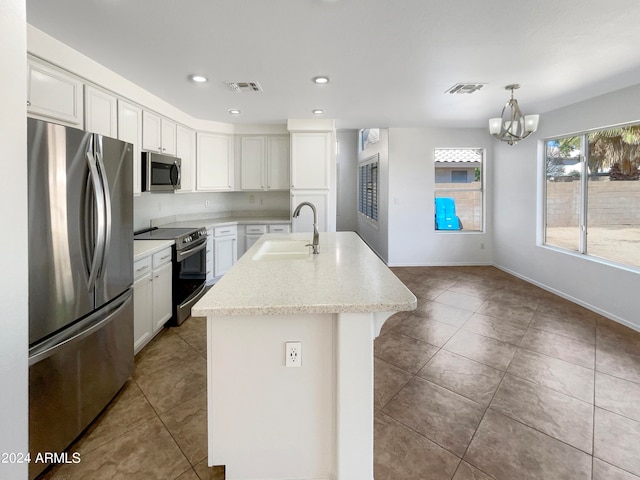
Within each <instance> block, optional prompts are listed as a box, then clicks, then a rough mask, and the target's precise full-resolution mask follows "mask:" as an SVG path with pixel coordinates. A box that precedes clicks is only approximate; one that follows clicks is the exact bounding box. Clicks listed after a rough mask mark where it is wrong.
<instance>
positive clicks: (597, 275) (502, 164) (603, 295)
mask: <svg viewBox="0 0 640 480" xmlns="http://www.w3.org/2000/svg"><path fill="white" fill-rule="evenodd" d="M638 105H640V85H637V86H634V87H630V88H626V89H624V90H620V91H617V92H613V93H610V94H607V95H603V96H600V97H596V98H593V99H591V100H587V101H584V102H580V103H577V104H575V105H572V106H569V107H565V108H561V109H558V110H555V111H552V112H548V113H545V114H544V115H541V117H540V128H539V130H538V132H536V134H535V138H528V139H526V140H524V141H522V142H520V143H518V144H517V145H515V146H513V147H511V146H509V145H506V144H500V143H499V142H496V145H495V170H494V173H495V181H494V185H495V193H494V198H495V209H494V229H495V234H494V238H495V246H494V263H495V264H496V265H497V266H499V267H501V268H503V269H505V270H507V271H510V272H513V273H515V274H516V275H519V276H521V277H523V278H525V279H527V280H530V281H532V282H534V283H537V284H539V285H541V286H543V287H544V288H547V289H549V290H551V291H555V292H556V293H558V294H560V295H562V296H564V297H566V298H569V299H571V300H573V301H574V302H577V303H579V304H582V305H584V306H587V307H588V308H591V309H592V310H595V311H598V312H600V313H602V314H604V315H606V316H608V317H609V318H612V319H614V320H617V321H619V322H621V323H624V324H626V325H629V326H631V327H633V328H635V329H637V330H640V317H639V316H638V292H639V291H640V274H639V273H638V271H637V269H636V270H635V271H634V270H631V269H626V268H622V267H616V266H613V265H608V264H606V263H605V262H601V261H598V260H596V259H589V258H586V257H584V256H582V255H579V254H569V253H565V252H561V251H558V250H554V249H552V248H549V247H544V246H542V233H543V222H542V218H541V215H540V212H541V211H542V191H543V185H542V183H543V176H542V175H541V171H542V168H543V156H542V147H543V145H542V143H543V142H542V141H541V140H540V139H543V138H548V137H555V136H561V135H566V134H570V133H575V132H579V131H584V130H589V129H594V128H600V127H606V126H611V125H615V124H619V123H624V122H631V121H638V120H640V113H639V111H638ZM536 140H537V141H536Z"/></svg>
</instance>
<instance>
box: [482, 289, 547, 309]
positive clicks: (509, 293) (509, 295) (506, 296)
mask: <svg viewBox="0 0 640 480" xmlns="http://www.w3.org/2000/svg"><path fill="white" fill-rule="evenodd" d="M489 301H491V302H496V303H502V304H504V305H509V306H514V307H519V308H522V309H524V310H530V311H532V312H535V311H536V308H538V304H539V303H540V299H539V298H538V296H537V295H535V294H531V293H529V292H524V291H521V290H515V289H504V290H497V291H495V292H494V293H493V295H491V297H489Z"/></svg>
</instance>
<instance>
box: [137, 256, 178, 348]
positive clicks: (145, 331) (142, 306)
mask: <svg viewBox="0 0 640 480" xmlns="http://www.w3.org/2000/svg"><path fill="white" fill-rule="evenodd" d="M171 272H172V264H171V247H168V248H165V249H164V250H161V251H159V252H157V253H155V254H153V255H149V256H147V257H144V258H141V259H139V260H138V261H137V262H135V263H134V266H133V273H134V283H133V311H134V313H133V350H134V353H138V352H139V351H140V350H141V349H142V347H144V346H145V345H146V344H147V343H148V342H149V341H150V340H151V339H152V338H153V336H154V335H155V334H156V333H158V332H159V331H160V330H161V329H162V327H163V325H164V324H165V323H166V322H167V320H169V319H170V318H171V315H172V313H173V308H172V289H171V281H172V273H171Z"/></svg>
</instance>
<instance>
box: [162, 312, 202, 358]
mask: <svg viewBox="0 0 640 480" xmlns="http://www.w3.org/2000/svg"><path fill="white" fill-rule="evenodd" d="M171 330H173V332H174V333H177V334H178V335H179V336H180V337H181V338H182V339H183V340H184V341H185V342H187V343H188V344H189V345H190V346H191V347H193V348H194V349H195V350H197V351H198V352H199V353H201V354H202V355H204V356H206V355H207V319H206V318H204V317H189V318H187V319H186V320H185V321H184V322H183V323H182V325H180V326H179V327H171Z"/></svg>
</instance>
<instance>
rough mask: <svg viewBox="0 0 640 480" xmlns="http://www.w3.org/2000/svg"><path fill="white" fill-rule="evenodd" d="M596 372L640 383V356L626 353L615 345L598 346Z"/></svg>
mask: <svg viewBox="0 0 640 480" xmlns="http://www.w3.org/2000/svg"><path fill="white" fill-rule="evenodd" d="M596 370H598V371H599V372H603V373H608V374H609V375H612V376H614V377H619V378H623V379H625V380H629V381H631V382H635V383H640V356H637V355H631V354H629V353H626V352H625V351H623V350H621V349H619V348H618V347H616V346H615V345H609V344H603V345H601V344H597V345H596Z"/></svg>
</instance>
